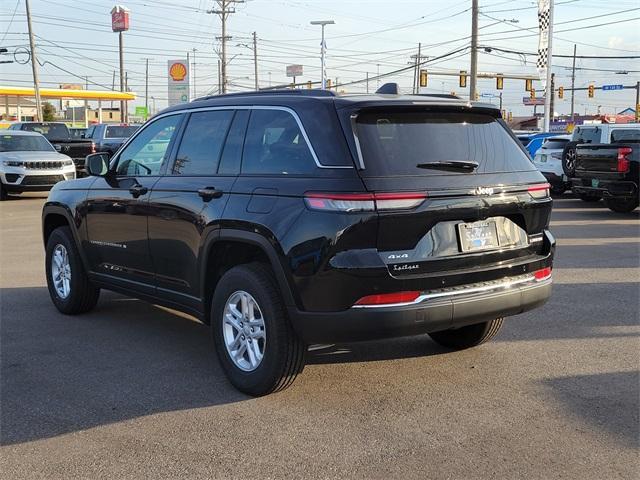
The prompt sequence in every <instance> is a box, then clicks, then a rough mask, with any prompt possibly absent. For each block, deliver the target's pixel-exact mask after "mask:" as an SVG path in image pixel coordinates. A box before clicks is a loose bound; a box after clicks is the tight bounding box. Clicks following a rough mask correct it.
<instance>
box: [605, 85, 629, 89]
mask: <svg viewBox="0 0 640 480" xmlns="http://www.w3.org/2000/svg"><path fill="white" fill-rule="evenodd" d="M623 88H624V86H623V85H603V86H602V90H622V89H623Z"/></svg>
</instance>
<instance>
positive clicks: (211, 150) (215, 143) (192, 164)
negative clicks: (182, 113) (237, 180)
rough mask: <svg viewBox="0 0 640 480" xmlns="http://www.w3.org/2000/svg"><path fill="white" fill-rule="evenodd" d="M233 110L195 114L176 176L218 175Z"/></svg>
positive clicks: (179, 158) (175, 166)
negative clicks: (221, 153)
mask: <svg viewBox="0 0 640 480" xmlns="http://www.w3.org/2000/svg"><path fill="white" fill-rule="evenodd" d="M232 119H233V110H213V111H210V112H196V113H192V114H191V117H190V118H189V123H188V124H187V127H186V128H185V130H184V134H183V135H182V142H181V143H180V148H179V149H178V155H177V156H176V161H175V163H174V165H173V174H174V175H215V174H216V171H217V170H218V162H219V161H220V152H222V146H223V144H224V140H225V138H226V137H227V131H228V130H229V125H231V120H232Z"/></svg>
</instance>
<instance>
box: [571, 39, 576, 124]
mask: <svg viewBox="0 0 640 480" xmlns="http://www.w3.org/2000/svg"><path fill="white" fill-rule="evenodd" d="M575 86H576V44H575V43H574V44H573V66H572V67H571V121H572V122H573V112H574V105H575V103H574V102H575V96H576V91H575V90H574V88H575Z"/></svg>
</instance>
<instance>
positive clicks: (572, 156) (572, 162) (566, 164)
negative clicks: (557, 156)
mask: <svg viewBox="0 0 640 480" xmlns="http://www.w3.org/2000/svg"><path fill="white" fill-rule="evenodd" d="M576 145H577V143H576V142H568V143H567V144H566V145H565V147H564V150H562V170H563V171H564V174H565V175H566V176H567V177H575V175H576Z"/></svg>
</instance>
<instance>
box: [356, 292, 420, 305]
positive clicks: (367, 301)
mask: <svg viewBox="0 0 640 480" xmlns="http://www.w3.org/2000/svg"><path fill="white" fill-rule="evenodd" d="M419 296H420V292H417V291H409V292H395V293H382V294H380V295H368V296H366V297H362V298H361V299H360V300H358V301H357V302H356V303H355V305H359V306H366V305H395V304H397V303H411V302H414V301H415V300H416V299H417V298H418V297H419Z"/></svg>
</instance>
